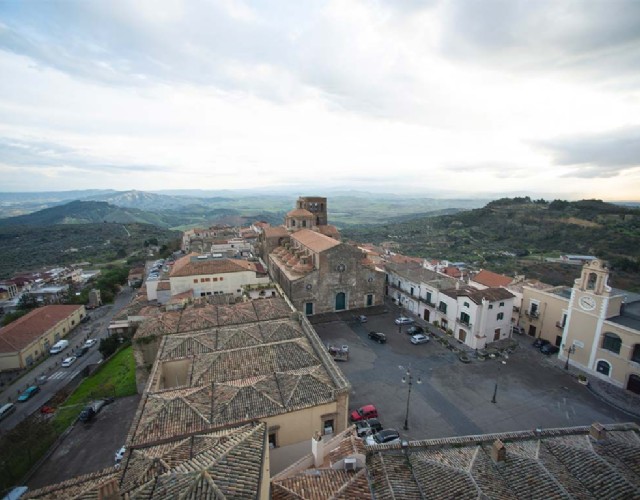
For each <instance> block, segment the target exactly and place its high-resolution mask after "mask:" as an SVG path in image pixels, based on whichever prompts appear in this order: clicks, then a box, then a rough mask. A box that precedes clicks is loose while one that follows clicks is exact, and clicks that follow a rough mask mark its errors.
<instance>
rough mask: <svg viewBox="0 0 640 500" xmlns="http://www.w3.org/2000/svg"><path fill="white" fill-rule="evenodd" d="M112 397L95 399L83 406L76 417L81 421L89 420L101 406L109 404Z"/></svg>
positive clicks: (98, 411)
mask: <svg viewBox="0 0 640 500" xmlns="http://www.w3.org/2000/svg"><path fill="white" fill-rule="evenodd" d="M111 401H113V400H112V399H98V400H97V401H94V402H92V403H91V404H90V405H88V406H85V407H84V408H83V409H82V411H81V412H80V416H79V417H78V418H79V419H80V421H81V422H89V421H90V420H91V419H92V418H93V417H95V416H96V415H97V414H98V413H100V410H102V408H103V407H104V406H105V405H107V404H109V403H110V402H111Z"/></svg>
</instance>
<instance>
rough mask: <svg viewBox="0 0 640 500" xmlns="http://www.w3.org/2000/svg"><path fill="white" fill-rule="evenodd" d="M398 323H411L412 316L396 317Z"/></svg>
mask: <svg viewBox="0 0 640 500" xmlns="http://www.w3.org/2000/svg"><path fill="white" fill-rule="evenodd" d="M395 321H396V325H411V324H413V320H412V319H411V318H407V317H406V316H400V317H399V318H396V319H395Z"/></svg>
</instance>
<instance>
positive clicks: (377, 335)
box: [369, 332, 387, 344]
mask: <svg viewBox="0 0 640 500" xmlns="http://www.w3.org/2000/svg"><path fill="white" fill-rule="evenodd" d="M369 338H370V339H371V340H375V341H376V342H377V343H378V344H384V343H385V342H386V341H387V336H386V335H385V334H384V333H381V332H369Z"/></svg>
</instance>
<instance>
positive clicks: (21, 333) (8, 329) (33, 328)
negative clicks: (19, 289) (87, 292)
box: [0, 305, 84, 352]
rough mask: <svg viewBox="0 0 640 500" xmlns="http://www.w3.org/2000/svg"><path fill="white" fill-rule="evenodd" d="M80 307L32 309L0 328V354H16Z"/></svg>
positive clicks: (57, 306) (61, 306)
mask: <svg viewBox="0 0 640 500" xmlns="http://www.w3.org/2000/svg"><path fill="white" fill-rule="evenodd" d="M78 309H84V306H82V305H80V306H79V305H49V306H44V307H39V308H37V309H34V310H33V311H31V312H30V313H28V314H25V315H24V316H22V317H21V318H18V319H17V320H15V321H13V322H12V323H9V324H8V325H7V326H5V327H3V328H0V352H17V351H20V350H22V349H24V348H25V347H27V346H28V345H29V344H31V343H32V342H33V341H34V340H36V339H38V338H39V337H40V336H41V335H43V334H44V333H46V332H47V331H49V330H50V329H51V328H53V327H54V326H56V325H57V324H58V323H60V322H61V321H62V320H64V319H66V318H68V317H69V316H71V315H72V314H73V313H74V312H76V311H77V310H78Z"/></svg>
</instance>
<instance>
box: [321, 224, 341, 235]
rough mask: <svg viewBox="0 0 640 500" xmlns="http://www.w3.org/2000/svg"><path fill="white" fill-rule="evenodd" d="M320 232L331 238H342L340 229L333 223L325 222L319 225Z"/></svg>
mask: <svg viewBox="0 0 640 500" xmlns="http://www.w3.org/2000/svg"><path fill="white" fill-rule="evenodd" d="M317 229H318V232H320V233H322V234H324V235H325V236H329V237H330V238H338V239H340V231H338V228H337V227H336V226H334V225H332V224H325V225H322V226H318V227H317Z"/></svg>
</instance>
